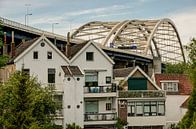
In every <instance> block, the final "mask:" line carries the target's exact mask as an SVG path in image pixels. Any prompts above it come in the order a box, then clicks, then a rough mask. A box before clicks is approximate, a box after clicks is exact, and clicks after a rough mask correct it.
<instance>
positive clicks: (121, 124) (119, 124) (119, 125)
mask: <svg viewBox="0 0 196 129" xmlns="http://www.w3.org/2000/svg"><path fill="white" fill-rule="evenodd" d="M127 124H128V123H127V122H126V121H124V120H121V119H120V118H118V119H117V122H116V124H115V127H116V128H117V129H124V126H125V125H127Z"/></svg>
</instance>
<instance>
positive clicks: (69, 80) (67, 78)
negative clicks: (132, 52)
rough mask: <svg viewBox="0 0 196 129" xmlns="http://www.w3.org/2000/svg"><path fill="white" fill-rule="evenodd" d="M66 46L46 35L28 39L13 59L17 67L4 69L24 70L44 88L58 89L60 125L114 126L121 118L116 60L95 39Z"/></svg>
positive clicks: (19, 47)
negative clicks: (57, 44) (54, 43)
mask: <svg viewBox="0 0 196 129" xmlns="http://www.w3.org/2000/svg"><path fill="white" fill-rule="evenodd" d="M66 48H67V49H66V50H65V51H64V52H61V51H60V50H58V49H57V48H56V46H55V45H53V43H51V42H50V41H49V40H48V39H47V38H46V37H45V36H41V37H40V38H36V39H33V40H30V41H27V42H24V43H22V44H20V45H19V46H18V47H17V48H15V53H14V55H13V57H12V59H11V60H10V61H9V65H10V66H13V69H14V70H13V69H11V68H9V70H10V69H11V70H10V72H9V70H7V71H3V72H6V73H7V74H8V77H9V74H11V73H13V72H14V71H15V70H23V71H25V72H26V73H27V74H29V75H31V76H34V77H37V79H38V81H39V82H40V83H41V85H42V86H43V87H49V88H51V89H53V90H55V95H54V99H55V101H56V102H58V103H59V104H60V105H61V107H62V108H60V109H59V110H57V116H56V119H55V123H56V124H58V125H62V126H63V127H64V128H65V127H66V125H67V124H71V123H76V124H77V125H79V126H81V127H82V128H96V127H101V128H102V127H107V128H113V127H114V124H115V122H116V118H117V90H116V86H115V85H114V84H113V64H114V62H113V61H112V60H111V59H110V57H108V56H107V55H106V54H105V53H104V52H103V51H102V50H101V49H100V48H99V47H98V46H97V45H96V44H95V43H92V42H86V43H83V44H78V45H74V46H72V47H69V46H68V47H66ZM7 67H8V66H6V68H7ZM7 69H8V68H7ZM3 72H2V73H3ZM8 77H7V76H6V78H8ZM3 81H6V79H4V80H3Z"/></svg>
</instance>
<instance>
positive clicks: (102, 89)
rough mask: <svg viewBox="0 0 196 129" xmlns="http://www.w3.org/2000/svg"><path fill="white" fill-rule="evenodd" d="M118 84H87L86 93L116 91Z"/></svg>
mask: <svg viewBox="0 0 196 129" xmlns="http://www.w3.org/2000/svg"><path fill="white" fill-rule="evenodd" d="M116 90H117V89H116V86H113V85H110V86H89V87H88V86H85V87H84V93H111V92H116Z"/></svg>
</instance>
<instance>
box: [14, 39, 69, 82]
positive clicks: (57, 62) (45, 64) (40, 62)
mask: <svg viewBox="0 0 196 129" xmlns="http://www.w3.org/2000/svg"><path fill="white" fill-rule="evenodd" d="M41 42H42V41H41ZM41 42H40V43H38V44H37V45H36V46H35V47H34V48H32V49H31V50H30V51H29V52H28V53H27V54H26V55H24V56H23V57H22V58H21V59H19V60H18V61H17V62H16V63H15V64H16V70H21V68H22V65H23V64H24V68H28V69H30V75H32V76H36V77H37V78H38V81H40V82H41V83H48V68H55V69H56V74H55V76H56V77H55V78H56V83H63V82H62V77H61V76H59V72H60V71H61V69H62V68H61V66H62V65H67V64H68V63H67V62H66V61H65V60H64V59H63V58H62V57H61V56H60V55H59V54H58V53H57V52H56V51H55V50H54V49H53V48H51V47H50V46H49V45H48V43H46V42H45V46H44V47H41V46H40V44H41ZM34 51H38V59H33V52H34ZM47 51H51V52H52V56H53V57H52V59H50V60H49V59H47ZM61 75H62V74H61Z"/></svg>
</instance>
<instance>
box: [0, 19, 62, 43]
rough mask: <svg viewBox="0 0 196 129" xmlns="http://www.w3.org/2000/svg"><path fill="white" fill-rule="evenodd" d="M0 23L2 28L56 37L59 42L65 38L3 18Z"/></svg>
mask: <svg viewBox="0 0 196 129" xmlns="http://www.w3.org/2000/svg"><path fill="white" fill-rule="evenodd" d="M0 21H2V25H3V26H8V27H11V28H16V29H19V30H22V31H26V32H31V33H34V34H37V35H42V34H45V35H46V36H49V37H50V38H54V37H56V38H57V39H58V38H59V39H61V40H65V36H62V35H59V34H54V33H51V32H47V31H44V30H40V29H37V28H34V27H31V26H27V25H24V24H21V23H18V22H15V21H11V20H8V19H6V18H3V17H0Z"/></svg>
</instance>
